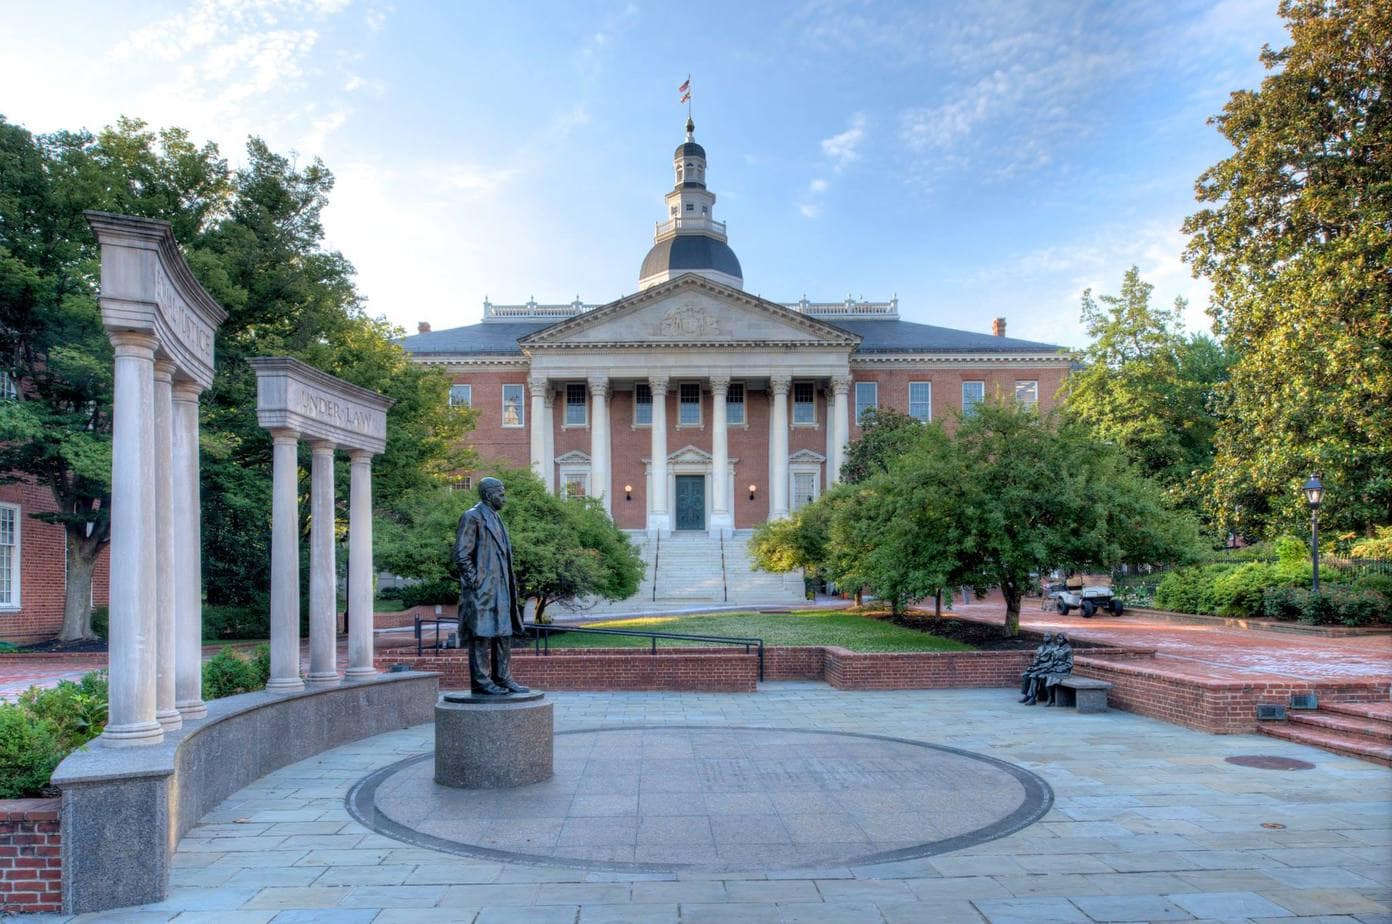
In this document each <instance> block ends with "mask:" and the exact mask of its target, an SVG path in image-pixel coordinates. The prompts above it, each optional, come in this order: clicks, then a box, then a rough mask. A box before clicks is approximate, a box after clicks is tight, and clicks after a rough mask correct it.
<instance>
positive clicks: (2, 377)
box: [0, 369, 66, 560]
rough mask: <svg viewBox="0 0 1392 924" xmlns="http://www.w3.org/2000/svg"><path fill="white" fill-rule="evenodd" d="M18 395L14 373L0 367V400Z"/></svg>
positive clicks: (10, 399)
mask: <svg viewBox="0 0 1392 924" xmlns="http://www.w3.org/2000/svg"><path fill="white" fill-rule="evenodd" d="M18 397H19V388H17V387H16V386H15V380H14V374H13V373H12V372H10V371H9V370H8V369H0V401H12V400H14V399H15V398H18ZM65 560H66V559H65Z"/></svg>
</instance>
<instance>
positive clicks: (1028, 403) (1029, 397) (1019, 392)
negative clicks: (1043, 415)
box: [1015, 379, 1039, 410]
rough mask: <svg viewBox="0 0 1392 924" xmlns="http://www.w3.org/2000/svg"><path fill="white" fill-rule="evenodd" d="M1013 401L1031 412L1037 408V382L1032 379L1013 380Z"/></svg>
mask: <svg viewBox="0 0 1392 924" xmlns="http://www.w3.org/2000/svg"><path fill="white" fill-rule="evenodd" d="M1015 400H1016V401H1017V402H1019V404H1020V406H1021V407H1027V408H1029V409H1031V410H1034V409H1035V408H1037V407H1039V382H1038V381H1037V380H1034V379H1016V380H1015Z"/></svg>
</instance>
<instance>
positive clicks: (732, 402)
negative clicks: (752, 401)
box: [725, 382, 744, 426]
mask: <svg viewBox="0 0 1392 924" xmlns="http://www.w3.org/2000/svg"><path fill="white" fill-rule="evenodd" d="M725 422H726V423H727V424H735V425H738V426H743V425H744V383H743V382H731V383H730V390H729V391H727V392H726V393H725Z"/></svg>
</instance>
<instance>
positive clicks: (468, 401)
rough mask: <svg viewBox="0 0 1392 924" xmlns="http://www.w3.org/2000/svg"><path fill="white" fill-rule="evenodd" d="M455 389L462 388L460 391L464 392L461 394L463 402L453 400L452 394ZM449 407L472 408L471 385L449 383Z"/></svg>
mask: <svg viewBox="0 0 1392 924" xmlns="http://www.w3.org/2000/svg"><path fill="white" fill-rule="evenodd" d="M456 388H462V389H464V392H463V394H464V400H463V401H456V400H454V394H455V392H454V390H455V389H456ZM449 406H450V407H473V406H474V386H473V385H470V384H468V383H466V382H454V383H451V385H450V392H449Z"/></svg>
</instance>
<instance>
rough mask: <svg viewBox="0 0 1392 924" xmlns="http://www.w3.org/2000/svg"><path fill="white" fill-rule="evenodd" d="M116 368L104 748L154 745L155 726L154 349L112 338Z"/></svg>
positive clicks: (144, 337)
mask: <svg viewBox="0 0 1392 924" xmlns="http://www.w3.org/2000/svg"><path fill="white" fill-rule="evenodd" d="M109 336H110V338H111V344H112V346H113V347H114V348H115V354H116V362H115V370H114V387H113V396H112V434H111V475H112V477H111V551H110V556H111V558H110V561H111V584H110V590H109V592H108V605H109V613H110V617H109V620H110V621H109V627H108V630H107V635H108V638H107V651H108V654H107V663H108V665H109V670H110V676H109V683H110V689H109V693H108V700H107V723H106V729H105V731H103V732H102V734H101V740H102V743H103V744H105V745H108V746H117V747H119V746H124V745H137V744H158V743H159V742H160V741H163V740H164V729H163V727H161V726H160V723H159V722H158V721H157V720H156V719H155V636H156V632H157V629H156V618H155V603H156V595H155V542H156V540H155V533H154V522H155V421H154V403H155V394H154V393H155V346H156V340H155V338H154V337H153V336H151V335H150V334H146V333H139V332H135V331H112V332H110V334H109Z"/></svg>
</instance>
